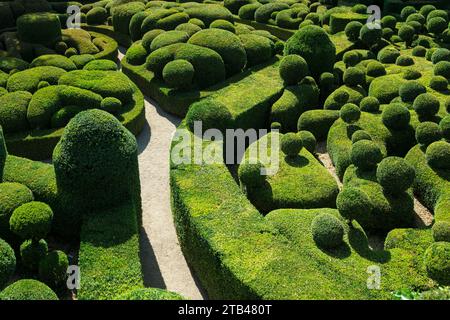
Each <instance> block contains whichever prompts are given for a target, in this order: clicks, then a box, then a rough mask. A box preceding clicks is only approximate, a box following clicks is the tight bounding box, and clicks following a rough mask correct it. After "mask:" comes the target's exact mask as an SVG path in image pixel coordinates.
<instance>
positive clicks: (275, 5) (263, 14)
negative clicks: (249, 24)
mask: <svg viewBox="0 0 450 320" xmlns="http://www.w3.org/2000/svg"><path fill="white" fill-rule="evenodd" d="M285 9H289V5H288V4H286V3H282V2H269V3H266V4H263V5H262V6H261V7H259V8H257V9H256V11H255V20H256V21H257V22H260V23H266V22H268V21H269V20H270V19H271V17H272V14H273V13H274V12H278V11H281V10H285Z"/></svg>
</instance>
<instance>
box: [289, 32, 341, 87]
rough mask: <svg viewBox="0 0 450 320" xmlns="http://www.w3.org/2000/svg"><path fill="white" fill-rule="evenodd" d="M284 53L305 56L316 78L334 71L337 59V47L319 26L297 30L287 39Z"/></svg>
mask: <svg viewBox="0 0 450 320" xmlns="http://www.w3.org/2000/svg"><path fill="white" fill-rule="evenodd" d="M284 53H285V55H289V54H298V55H300V56H301V57H303V58H304V59H305V60H306V62H307V63H308V66H309V70H310V72H311V74H312V76H313V77H314V78H316V79H318V78H319V77H320V75H321V74H322V73H324V72H332V71H333V66H334V63H335V61H336V47H335V46H334V44H333V42H332V41H331V40H330V37H329V36H328V34H327V33H326V32H325V31H324V30H323V29H322V28H321V27H318V26H306V27H303V28H301V29H300V30H299V31H297V32H296V33H295V34H294V35H293V36H292V37H290V38H289V40H288V41H286V45H285V48H284Z"/></svg>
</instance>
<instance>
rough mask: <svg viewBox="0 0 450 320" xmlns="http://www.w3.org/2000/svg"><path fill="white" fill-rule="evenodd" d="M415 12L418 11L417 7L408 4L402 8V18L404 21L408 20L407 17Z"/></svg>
mask: <svg viewBox="0 0 450 320" xmlns="http://www.w3.org/2000/svg"><path fill="white" fill-rule="evenodd" d="M413 13H417V10H416V8H414V7H413V6H406V7H404V8H403V9H402V11H401V12H400V18H401V19H402V20H403V21H406V19H407V18H408V17H409V16H410V15H412V14H413Z"/></svg>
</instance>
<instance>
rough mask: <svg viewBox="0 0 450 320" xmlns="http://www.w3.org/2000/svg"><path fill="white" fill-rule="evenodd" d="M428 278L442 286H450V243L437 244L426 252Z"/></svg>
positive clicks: (425, 261) (425, 260)
mask: <svg viewBox="0 0 450 320" xmlns="http://www.w3.org/2000/svg"><path fill="white" fill-rule="evenodd" d="M424 263H425V268H426V270H427V273H428V276H429V277H430V278H431V279H433V280H436V281H437V282H438V283H439V284H441V285H449V284H450V242H435V243H433V244H432V245H431V246H429V247H428V249H427V250H426V251H425V254H424Z"/></svg>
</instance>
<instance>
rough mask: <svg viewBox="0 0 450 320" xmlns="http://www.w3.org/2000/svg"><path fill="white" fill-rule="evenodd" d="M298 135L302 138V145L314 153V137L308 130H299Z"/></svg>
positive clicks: (315, 142)
mask: <svg viewBox="0 0 450 320" xmlns="http://www.w3.org/2000/svg"><path fill="white" fill-rule="evenodd" d="M297 134H298V135H299V136H300V139H301V140H302V146H303V147H304V148H305V149H306V150H308V151H309V152H311V153H312V154H314V151H315V150H316V144H317V141H316V138H315V137H314V135H313V134H312V133H311V132H310V131H306V130H301V131H299V132H298V133H297Z"/></svg>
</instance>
